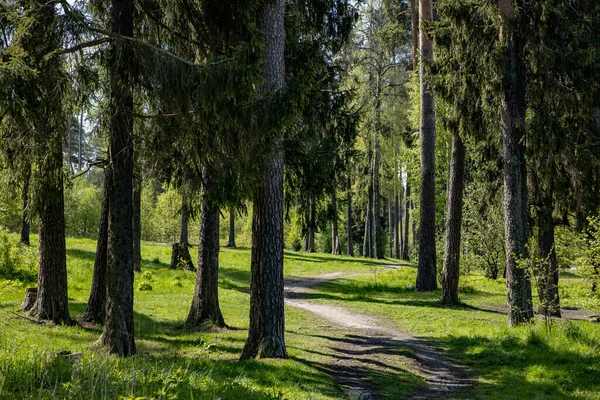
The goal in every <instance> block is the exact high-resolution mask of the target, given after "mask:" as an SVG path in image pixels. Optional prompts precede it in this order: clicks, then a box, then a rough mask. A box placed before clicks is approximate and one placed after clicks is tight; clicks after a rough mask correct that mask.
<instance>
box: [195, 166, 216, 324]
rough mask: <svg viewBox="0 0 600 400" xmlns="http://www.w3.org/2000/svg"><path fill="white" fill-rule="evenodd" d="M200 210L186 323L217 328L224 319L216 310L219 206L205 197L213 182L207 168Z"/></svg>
mask: <svg viewBox="0 0 600 400" xmlns="http://www.w3.org/2000/svg"><path fill="white" fill-rule="evenodd" d="M202 175H203V180H204V188H203V190H202V209H201V212H200V241H199V243H198V271H197V273H196V287H195V289H194V298H193V300H192V307H191V309H190V313H189V315H188V318H187V323H188V324H191V325H193V326H202V325H205V324H214V325H216V326H218V327H220V328H223V327H224V326H225V320H224V319H223V314H222V313H221V308H220V307H219V218H220V215H219V214H220V213H219V207H217V206H216V205H215V204H214V203H213V202H212V201H211V200H210V199H209V196H208V193H209V191H210V190H211V189H212V188H213V187H214V180H213V178H212V176H210V172H209V171H208V168H207V167H204V168H203V171H202Z"/></svg>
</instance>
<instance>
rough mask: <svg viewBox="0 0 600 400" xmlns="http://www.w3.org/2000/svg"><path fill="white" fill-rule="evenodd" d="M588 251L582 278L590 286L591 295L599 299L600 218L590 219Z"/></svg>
mask: <svg viewBox="0 0 600 400" xmlns="http://www.w3.org/2000/svg"><path fill="white" fill-rule="evenodd" d="M589 236H590V237H589V250H588V252H587V260H586V261H587V262H586V264H585V266H584V267H583V268H582V273H583V276H584V277H585V279H586V281H587V282H588V284H589V285H590V286H591V291H592V292H593V295H595V296H596V297H598V298H600V218H591V219H590V230H589Z"/></svg>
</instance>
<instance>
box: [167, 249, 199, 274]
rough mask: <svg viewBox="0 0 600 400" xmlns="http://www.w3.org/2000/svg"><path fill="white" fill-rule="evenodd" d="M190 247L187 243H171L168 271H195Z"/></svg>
mask: <svg viewBox="0 0 600 400" xmlns="http://www.w3.org/2000/svg"><path fill="white" fill-rule="evenodd" d="M189 247H190V245H189V244H187V243H173V250H172V252H171V265H169V268H170V269H183V270H187V271H195V270H196V267H194V263H193V262H192V257H191V256H190V251H189Z"/></svg>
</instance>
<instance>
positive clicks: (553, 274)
mask: <svg viewBox="0 0 600 400" xmlns="http://www.w3.org/2000/svg"><path fill="white" fill-rule="evenodd" d="M553 208H554V204H553V195H552V189H550V191H549V193H548V195H547V196H545V197H544V200H543V204H541V207H540V209H539V212H538V257H539V258H540V260H541V265H540V271H538V277H537V278H538V279H537V280H538V288H537V289H538V295H539V298H540V308H539V312H540V314H542V315H545V316H553V317H559V318H560V317H561V312H560V296H559V292H558V260H557V259H556V251H555V249H554V218H553V216H552V210H553Z"/></svg>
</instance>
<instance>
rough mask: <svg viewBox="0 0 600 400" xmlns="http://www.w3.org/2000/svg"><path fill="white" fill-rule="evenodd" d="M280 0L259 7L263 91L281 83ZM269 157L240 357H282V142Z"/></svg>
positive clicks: (259, 196)
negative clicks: (261, 37)
mask: <svg viewBox="0 0 600 400" xmlns="http://www.w3.org/2000/svg"><path fill="white" fill-rule="evenodd" d="M284 14H285V0H275V1H273V2H265V3H263V5H262V6H261V7H260V9H259V11H258V27H259V29H260V30H261V31H262V32H263V35H264V36H263V41H264V48H263V51H264V54H265V67H264V68H265V83H264V85H263V87H262V92H263V93H268V92H270V91H271V90H273V89H279V88H281V87H283V86H284V84H285V63H284V45H285V29H284ZM270 152H271V154H270V160H269V162H268V164H267V165H266V166H265V168H264V175H263V180H262V183H261V185H260V186H259V187H258V188H257V189H256V192H255V195H254V206H253V211H254V212H253V217H252V261H251V275H252V278H251V281H250V329H249V331H248V339H247V341H246V344H245V346H244V350H243V351H242V356H241V359H247V358H253V357H259V358H265V357H269V358H287V350H286V347H285V340H284V332H285V327H284V308H283V165H284V161H283V141H282V139H276V140H275V141H274V142H272V143H271V148H270Z"/></svg>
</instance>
